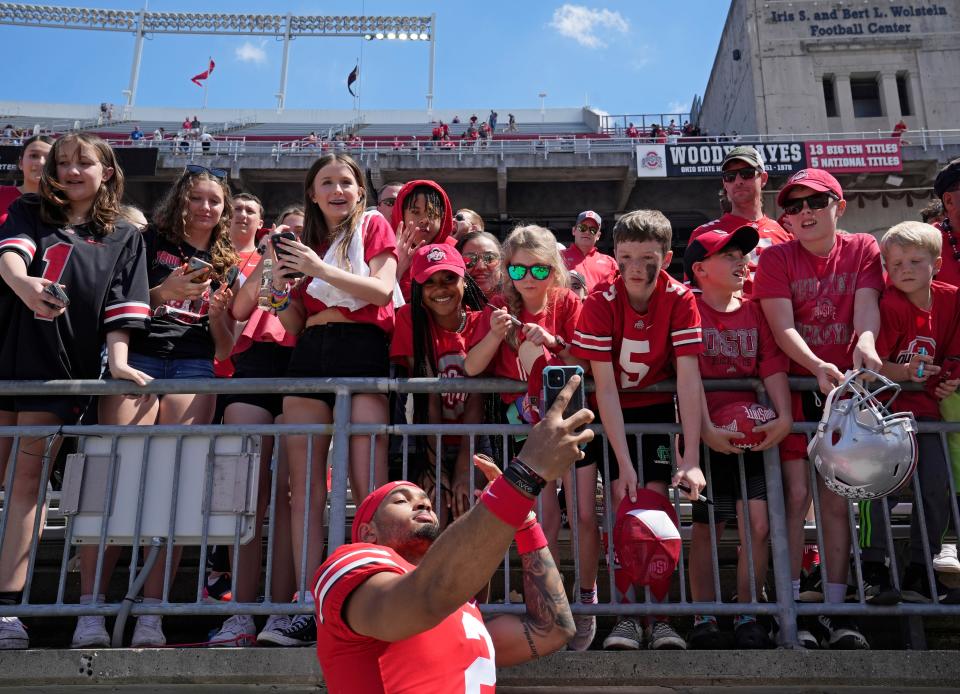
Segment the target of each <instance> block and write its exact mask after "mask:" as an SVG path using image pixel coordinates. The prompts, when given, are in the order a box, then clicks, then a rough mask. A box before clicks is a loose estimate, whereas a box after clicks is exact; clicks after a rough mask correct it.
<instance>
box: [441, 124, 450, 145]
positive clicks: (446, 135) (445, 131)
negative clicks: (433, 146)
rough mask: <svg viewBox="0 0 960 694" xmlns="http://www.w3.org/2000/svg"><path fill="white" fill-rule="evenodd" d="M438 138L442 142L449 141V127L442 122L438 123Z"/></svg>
mask: <svg viewBox="0 0 960 694" xmlns="http://www.w3.org/2000/svg"><path fill="white" fill-rule="evenodd" d="M440 137H442V138H443V139H444V140H449V139H450V126H449V125H447V124H446V123H444V122H443V121H440Z"/></svg>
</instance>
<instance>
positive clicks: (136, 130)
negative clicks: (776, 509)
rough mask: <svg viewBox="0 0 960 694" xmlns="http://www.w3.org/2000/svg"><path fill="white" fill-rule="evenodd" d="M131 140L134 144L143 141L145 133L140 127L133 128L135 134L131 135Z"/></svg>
mask: <svg viewBox="0 0 960 694" xmlns="http://www.w3.org/2000/svg"><path fill="white" fill-rule="evenodd" d="M130 139H131V140H133V141H134V142H139V141H140V140H142V139H143V131H142V130H141V129H140V126H139V125H135V126H133V132H131V133H130Z"/></svg>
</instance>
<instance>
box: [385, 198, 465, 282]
mask: <svg viewBox="0 0 960 694" xmlns="http://www.w3.org/2000/svg"><path fill="white" fill-rule="evenodd" d="M417 186H429V187H430V188H433V189H434V190H436V191H437V192H439V193H440V197H442V198H443V207H444V211H443V219H442V220H440V231H439V232H437V236H436V238H434V239H433V240H432V241H430V242H429V243H448V244H450V245H456V239H454V238H453V237H452V236H450V232H452V231H453V209H452V208H451V206H450V198H449V197H447V192H446V191H445V190H444V189H443V188H441V187H440V184H439V183H437V182H436V181H425V180H417V181H408V182H407V183H405V184H404V186H403V188H401V189H400V191H399V192H398V193H397V201H396V202H395V203H394V204H393V215H392V216H391V218H390V225H391V226H392V227H393V229H394V231H396V230H397V229H398V228H399V227H400V222H402V221H403V202H404V200H406V198H407V196H408V195H410V193H411V191H413V189H414V188H416V187H417ZM399 283H400V291H401V293H402V294H403V298H404V301H410V268H409V267H407V270H406V272H404V273H403V275H402V276H401V277H400V279H399Z"/></svg>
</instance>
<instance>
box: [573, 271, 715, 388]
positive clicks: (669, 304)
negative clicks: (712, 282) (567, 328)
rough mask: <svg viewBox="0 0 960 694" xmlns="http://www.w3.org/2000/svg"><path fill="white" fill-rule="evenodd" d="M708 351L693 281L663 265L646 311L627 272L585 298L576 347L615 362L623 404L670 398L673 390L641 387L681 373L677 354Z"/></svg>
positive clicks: (581, 353) (582, 355)
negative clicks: (630, 293) (631, 290)
mask: <svg viewBox="0 0 960 694" xmlns="http://www.w3.org/2000/svg"><path fill="white" fill-rule="evenodd" d="M701 351H703V342H702V339H701V330H700V313H699V311H698V310H697V302H696V299H694V296H693V292H691V291H690V288H689V287H685V286H684V285H682V284H680V283H679V282H677V281H676V280H675V279H673V278H672V277H670V275H668V274H667V273H666V272H664V271H663V270H661V271H660V276H659V277H658V278H657V286H656V288H654V290H653V294H652V295H651V296H650V300H649V301H648V303H647V310H646V312H644V313H640V312H639V311H637V310H636V309H634V308H633V306H631V305H630V299H629V298H628V297H627V289H626V286H625V285H624V282H623V277H617V279H616V281H615V282H614V283H613V284H612V285H610V287H609V288H608V289H606V290H605V291H602V292H601V291H597V292H594V293H593V294H591V295H590V296H588V297H587V298H586V300H585V301H584V302H583V311H581V312H580V321H579V323H577V329H576V331H575V332H574V336H573V345H572V346H571V348H570V353H571V354H572V355H573V356H574V357H577V358H579V359H587V360H589V361H606V362H612V363H613V372H614V375H615V376H616V378H617V386H618V387H619V388H620V390H621V391H627V392H621V393H620V405H621V407H644V406H646V405H655V404H657V403H662V402H670V401H671V400H672V399H673V395H672V394H670V393H639V392H636V391H638V390H640V389H641V388H647V387H648V386H652V385H653V384H654V383H659V382H660V381H663V380H665V379H668V378H673V377H674V376H675V375H676V369H675V367H674V362H675V361H676V358H677V357H683V356H688V355H689V356H697V355H699V354H700V352H701Z"/></svg>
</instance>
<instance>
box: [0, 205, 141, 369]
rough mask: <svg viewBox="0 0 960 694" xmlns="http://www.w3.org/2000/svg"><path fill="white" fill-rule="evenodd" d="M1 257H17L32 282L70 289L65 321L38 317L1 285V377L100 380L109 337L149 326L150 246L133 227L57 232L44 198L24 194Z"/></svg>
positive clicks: (5, 231) (2, 231) (13, 210)
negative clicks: (43, 212) (46, 216)
mask: <svg viewBox="0 0 960 694" xmlns="http://www.w3.org/2000/svg"><path fill="white" fill-rule="evenodd" d="M0 253H16V254H17V255H19V256H20V257H22V258H23V260H24V262H25V263H26V265H27V275H29V276H31V277H43V278H44V279H48V280H50V281H51V282H56V283H57V284H60V285H63V287H64V288H65V291H66V294H67V297H68V298H69V299H70V305H69V306H68V307H67V310H66V312H65V313H63V315H61V316H59V317H57V318H55V319H53V320H50V319H46V318H38V317H36V315H35V314H34V313H33V312H32V311H31V310H30V309H28V308H27V306H26V305H25V304H24V303H23V302H22V301H21V300H20V299H19V298H18V297H17V296H16V295H15V294H14V293H13V291H12V290H11V289H10V288H9V287H8V286H7V284H6V283H4V282H0V325H3V328H4V334H3V339H2V341H0V378H2V379H12V380H41V381H45V380H51V379H64V378H65V379H88V378H99V376H100V370H101V357H100V354H101V348H102V346H103V343H104V337H105V335H106V333H108V332H111V331H113V330H126V329H130V328H136V329H144V328H145V327H146V324H147V321H148V320H149V317H150V288H149V286H148V285H147V265H146V257H145V254H144V244H143V239H142V238H141V235H140V232H139V231H138V230H137V229H136V228H135V227H134V226H133V225H131V224H130V223H129V222H125V221H118V222H117V224H116V226H115V227H114V230H113V232H112V233H110V234H107V235H105V236H104V235H99V234H94V233H93V230H92V229H91V228H90V225H89V224H83V225H78V226H75V227H70V226H67V227H62V228H57V227H55V226H51V225H48V224H44V223H43V222H42V221H41V219H40V198H39V197H37V196H35V195H25V196H23V197H21V198H20V199H18V200H17V201H16V202H14V203H13V205H11V206H10V211H9V216H8V217H7V221H6V222H5V223H4V225H3V227H2V228H0Z"/></svg>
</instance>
